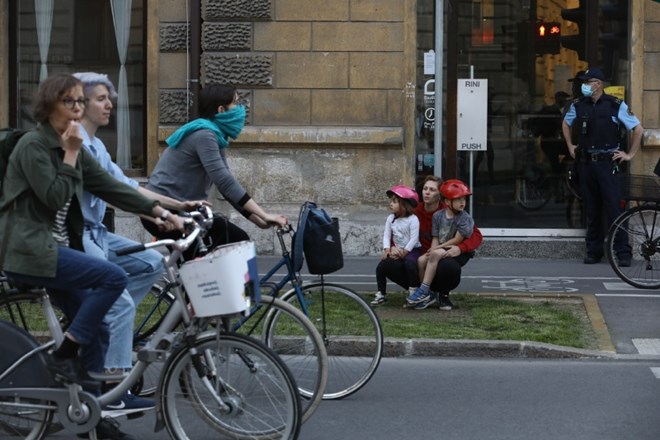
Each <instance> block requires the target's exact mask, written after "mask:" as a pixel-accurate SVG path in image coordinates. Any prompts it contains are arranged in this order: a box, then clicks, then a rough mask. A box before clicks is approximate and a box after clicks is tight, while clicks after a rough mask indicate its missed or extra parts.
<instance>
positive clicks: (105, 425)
mask: <svg viewBox="0 0 660 440" xmlns="http://www.w3.org/2000/svg"><path fill="white" fill-rule="evenodd" d="M87 437H88V436H87V435H84V434H78V438H87ZM96 438H97V439H98V440H137V438H136V437H134V436H132V435H131V434H127V433H125V432H122V431H120V430H119V423H117V421H116V420H113V419H111V418H110V417H104V418H102V419H101V421H100V422H99V424H98V425H96Z"/></svg>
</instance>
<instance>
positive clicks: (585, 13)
mask: <svg viewBox="0 0 660 440" xmlns="http://www.w3.org/2000/svg"><path fill="white" fill-rule="evenodd" d="M590 4H592V1H584V0H581V1H580V3H579V6H578V7H577V8H572V9H562V10H561V18H563V19H564V20H566V21H572V22H574V23H575V24H577V27H578V33H577V34H572V35H562V36H561V38H560V40H561V45H562V46H563V47H565V48H566V49H571V50H574V51H576V52H577V54H578V57H579V58H580V59H581V60H586V59H587V51H588V42H587V36H588V35H589V29H588V23H589V18H590V12H591V11H590V9H591V8H590V7H589V5H590Z"/></svg>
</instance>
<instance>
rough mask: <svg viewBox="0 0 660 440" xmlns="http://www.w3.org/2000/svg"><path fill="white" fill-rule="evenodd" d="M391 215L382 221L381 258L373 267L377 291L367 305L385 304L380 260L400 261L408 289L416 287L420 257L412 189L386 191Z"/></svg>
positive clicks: (393, 188)
mask: <svg viewBox="0 0 660 440" xmlns="http://www.w3.org/2000/svg"><path fill="white" fill-rule="evenodd" d="M387 196H388V197H389V199H390V203H389V208H390V211H391V212H392V213H391V214H390V215H389V216H388V217H387V220H386V221H385V232H384V233H383V256H382V258H381V263H379V264H378V267H376V284H377V285H378V292H377V293H376V297H375V298H374V300H373V301H371V304H373V305H378V304H383V303H384V302H385V295H386V285H387V278H386V276H385V271H384V270H383V264H382V262H383V261H384V260H400V261H401V262H402V264H403V265H404V266H405V272H406V276H407V277H408V281H409V283H410V285H411V286H417V285H418V284H419V275H418V274H417V258H419V255H420V246H421V244H420V243H419V219H418V218H417V216H416V215H415V214H414V210H415V207H416V206H417V203H418V202H419V196H418V195H417V193H416V192H415V190H414V189H412V188H410V187H407V186H405V185H396V186H393V187H392V188H390V189H389V190H388V191H387Z"/></svg>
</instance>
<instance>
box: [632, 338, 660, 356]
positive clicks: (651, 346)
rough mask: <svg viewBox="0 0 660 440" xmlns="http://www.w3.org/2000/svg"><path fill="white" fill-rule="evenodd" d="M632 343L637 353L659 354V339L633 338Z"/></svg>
mask: <svg viewBox="0 0 660 440" xmlns="http://www.w3.org/2000/svg"><path fill="white" fill-rule="evenodd" d="M632 343H633V345H634V346H635V348H636V349H637V352H638V353H639V354H660V339H647V338H633V339H632Z"/></svg>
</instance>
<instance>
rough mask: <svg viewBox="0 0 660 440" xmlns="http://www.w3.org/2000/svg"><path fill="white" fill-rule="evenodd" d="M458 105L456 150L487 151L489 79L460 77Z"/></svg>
mask: <svg viewBox="0 0 660 440" xmlns="http://www.w3.org/2000/svg"><path fill="white" fill-rule="evenodd" d="M456 107H457V114H458V118H457V127H456V135H457V136H456V138H457V141H456V142H457V144H456V150H457V151H486V137H487V131H488V124H487V117H488V80H487V79H459V80H458V97H457V105H456Z"/></svg>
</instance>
